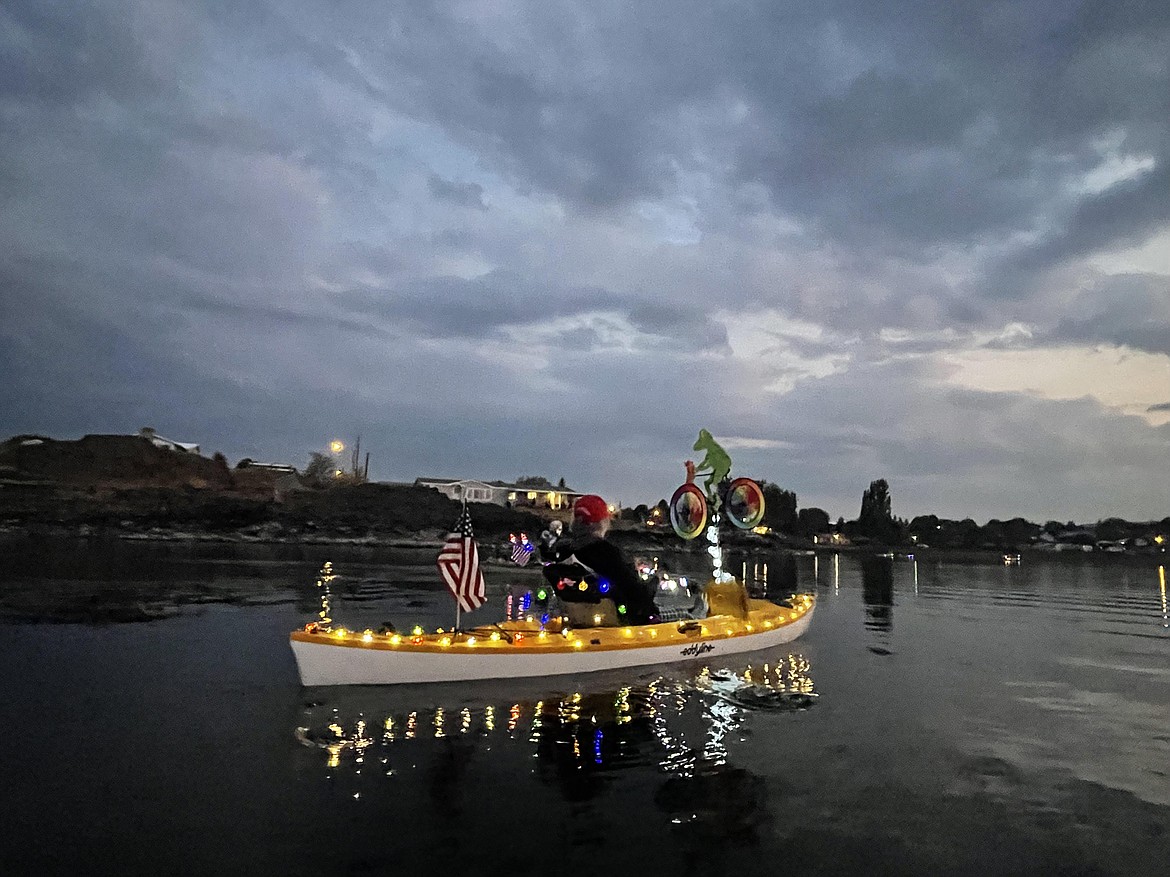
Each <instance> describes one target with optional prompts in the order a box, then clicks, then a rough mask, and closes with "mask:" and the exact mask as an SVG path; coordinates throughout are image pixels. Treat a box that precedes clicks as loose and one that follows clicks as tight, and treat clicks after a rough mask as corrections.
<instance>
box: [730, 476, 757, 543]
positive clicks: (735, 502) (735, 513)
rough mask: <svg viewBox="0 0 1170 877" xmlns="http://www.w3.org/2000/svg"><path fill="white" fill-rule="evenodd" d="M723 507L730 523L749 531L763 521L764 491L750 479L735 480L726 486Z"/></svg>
mask: <svg viewBox="0 0 1170 877" xmlns="http://www.w3.org/2000/svg"><path fill="white" fill-rule="evenodd" d="M723 507H724V509H725V510H726V512H727V517H728V518H729V519H730V520H731V523H733V524H735V526H737V527H739V528H740V529H741V530H750V529H751V528H752V527H755V526H757V525H758V524H759V523H760V521H762V520H764V491H763V490H761V489H760V485H758V484H756V482H754V481H752V479H750V478H736V479H735V480H734V481H732V482H731V484H729V485H728V486H727V499H726V500H725V502H724V504H723Z"/></svg>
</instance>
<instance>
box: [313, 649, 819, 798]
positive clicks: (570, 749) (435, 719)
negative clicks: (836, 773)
mask: <svg viewBox="0 0 1170 877" xmlns="http://www.w3.org/2000/svg"><path fill="white" fill-rule="evenodd" d="M607 675H610V676H612V675H613V674H607ZM469 687H471V688H474V686H469ZM478 687H479V688H481V689H482V688H485V686H483V685H479V686H478ZM420 689H421V690H420ZM412 690H413V691H414V692H415V694H414V700H412V699H411V691H412ZM534 690H535V689H534ZM317 691H318V692H324V696H323V697H324V699H323V700H321V701H312V702H310V704H309V705H308V706H307V707H306V708H305V715H304V722H305V723H304V724H303V725H298V726H297V727H296V729H295V730H294V736H295V738H296V739H297V741H298V742H300V743H301V744H302V745H304V746H307V747H310V748H317V749H321V750H322V752H323V755H322V764H323V766H324V767H325V769H326V770H327V771H329V772H330V776H331V777H334V776H336V775H337V772H341V773H344V772H346V771H349V772H352V774H353V776H354V777H355V778H356V777H358V776H361V774H362V773H363V771H364V770H366V769H367V766H368V765H369V764H371V762H370V759H374V760H375V761H376V762H378V763H379V764H380V765H381V773H382V774H383V775H384V776H387V777H391V778H393V777H395V776H397V775H399V773H400V772H401V771H402V770H403V764H404V757H403V756H400V754H399V751H398V750H399V749H400V748H401V747H402V746H403V745H409V744H411V743H412V742H414V741H418V740H420V739H423V738H432V739H435V740H439V739H443V738H445V737H448V736H457V735H458V736H463V737H467V738H468V740H469V741H471V742H470V746H471V747H472V748H477V749H484V750H488V749H491V747H492V746H493V745H495V744H499V743H500V742H501V740H507V741H508V742H511V743H517V742H526V743H528V744H531V746H532V748H533V752H532V755H533V756H535V757H536V758H538V759H544V760H552V761H553V762H556V763H558V764H559V765H560V766H561V767H565V766H566V764H565V763H566V762H568V763H569V765H568V766H571V767H573V768H574V769H578V770H581V769H590V770H594V769H597V770H613V769H617V768H622V767H631V766H655V767H657V768H658V769H660V770H661V771H663V772H664V773H671V774H678V775H680V776H694V775H695V774H696V773H698V772H701V771H702V770H704V769H707V768H710V767H712V766H719V765H724V764H726V763H727V761H728V752H727V745H728V743H727V741H728V738H729V737H730V736H731V735H733V734H734V732H736V731H737V730H739V729H740V728H741V727H742V725H743V722H744V720H745V718H746V717H747V715H748V714H749V713H751V712H753V711H772V712H793V711H802V710H806V709H808V708H809V707H810V706H812V705H813V704H814V703H815V702H816V699H817V693H816V692H815V690H814V685H813V680H812V676H811V665H810V663H809V661H808V660H807V659H806V658H805V657H804V656H803V655H801V654H787V655H779V656H775V657H773V658H771V659H770V660H769V659H767V658H765V659H762V660H761V661H760V662H758V663H755V664H746V665H744V666H742V667H740V668H739V669H738V670H731V669H726V668H721V667H717V668H712V667H710V666H704V667H702V668H701V669H700V670H698V671H697V672H695V673H693V674H692V675H687V676H680V675H674V676H666V675H663V676H658V677H656V678H653V679H650V680H645V681H637V682H634V683H632V684H628V685H621V686H620V687H616V688H611V687H605V686H604V685H601V686H599V685H597V684H596V683H593V684H590V685H587V686H586V687H585V688H584V689H583V690H575V691H572V692H568V693H560V692H557V691H556V689H550V693H546V694H544V695H542V696H536V695H532V696H529V697H527V698H523V699H518V700H515V701H512V702H510V703H509V702H507V701H498V702H492V701H489V700H483V699H478V700H471V701H469V700H468V699H467V689H466V688H465V689H464V690H463V691H461V692H460V695H461V696H460V698H459V699H458V700H457V701H455V702H452V703H448V704H436V703H434V702H433V701H434V698H433V693H431V692H430V691H428V690H427V688H426V687H425V686H409V687H408V688H407V689H406V692H407V693H406V694H402V693H400V692H397V691H396V690H394V689H392V688H388V687H382V688H378V687H375V688H372V689H368V690H365V691H360V692H357V693H352V692H345V693H344V694H343V693H341V692H339V691H338V690H336V689H332V690H330V689H318V690H317ZM330 695H332V696H330ZM339 695H340V696H339ZM688 728H689V729H690V730H688ZM696 729H698V730H696ZM409 754H410V753H407V754H406V756H407V757H406V758H405V761H406V762H408V761H409V757H408V756H409Z"/></svg>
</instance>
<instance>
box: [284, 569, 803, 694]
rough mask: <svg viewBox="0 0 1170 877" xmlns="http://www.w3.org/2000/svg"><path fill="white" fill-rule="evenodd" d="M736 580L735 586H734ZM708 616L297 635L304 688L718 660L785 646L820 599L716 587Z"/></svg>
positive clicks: (314, 628) (314, 630)
mask: <svg viewBox="0 0 1170 877" xmlns="http://www.w3.org/2000/svg"><path fill="white" fill-rule="evenodd" d="M729 586H731V587H729ZM707 593H708V601H709V604H710V613H711V614H709V615H708V616H707V617H706V618H704V619H702V620H687V621H670V622H664V623H661V624H644V625H637V626H625V627H576V628H570V627H567V626H565V625H564V623H563V621H562V619H559V618H558V619H553V620H552V621H551V622H550V623H548V624H544V625H541V624H540V623H539V622H538V621H535V620H526V619H522V620H516V621H503V622H500V623H499V624H496V625H489V626H484V627H479V628H475V629H474V630H467V631H442V630H440V631H437V632H435V633H424V632H423V631H421V630H420V629H418V628H415V630H414V631H413V632H412V633H376V632H374V631H371V630H366V631H351V630H346V629H344V628H331V629H326V628H322V627H321V626H319V625H317V624H309V625H306V627H305V628H303V629H300V630H295V631H293V632H292V634H291V635H290V637H289V640H290V644H291V646H292V650H293V654H294V655H295V656H296V662H297V670H298V672H299V673H300V677H301V684H302V685H306V686H313V685H393V684H400V683H415V682H456V681H464V680H473V679H512V678H525V677H534V676H560V675H564V674H572V673H593V672H597V671H601V670H616V669H622V668H627V667H644V666H652V665H656V664H672V663H677V662H682V661H688V660H693V659H696V658H702V659H708V658H718V657H722V656H724V655H733V654H738V653H742V652H752V651H757V650H760V649H768V648H772V647H774V646H778V645H782V644H784V643H787V642H791V641H792V640H794V639H796V638H797V637H799V636H800V635H801V634H803V633H804V632H805V631H806V630H807V629H808V626H809V624H810V622H811V621H812V616H813V611H814V609H815V608H816V598H815V597H813V596H812V595H809V594H801V595H793V596H792V597H791V598H790V599H788V600H785V601H783V602H782V603H774V602H771V601H769V600H756V599H751V598H749V597H747V595H746V593H745V592H744V591H743V586H742V585H740V584H739V583H738V582H731V583H723V584H720V585H709V586H708V588H707Z"/></svg>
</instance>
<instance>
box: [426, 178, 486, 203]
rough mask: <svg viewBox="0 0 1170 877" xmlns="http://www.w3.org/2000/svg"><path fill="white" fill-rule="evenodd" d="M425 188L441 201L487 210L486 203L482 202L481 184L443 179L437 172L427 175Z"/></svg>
mask: <svg viewBox="0 0 1170 877" xmlns="http://www.w3.org/2000/svg"><path fill="white" fill-rule="evenodd" d="M427 188H428V189H429V190H430V192H431V194H432V195H434V196H435V197H436V198H438V199H440V200H442V201H450V202H451V203H452V204H458V205H459V206H460V207H474V208H476V209H477V210H487V205H486V204H484V203H483V186H481V185H480V184H479V183H456V182H454V181H452V180H445V179H443V178H442V177H440V176H439V175H438V174H431V175H430V176H429V177H427Z"/></svg>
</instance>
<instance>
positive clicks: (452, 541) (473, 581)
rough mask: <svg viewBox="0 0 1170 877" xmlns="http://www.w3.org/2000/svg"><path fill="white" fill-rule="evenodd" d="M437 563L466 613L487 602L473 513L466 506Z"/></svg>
mask: <svg viewBox="0 0 1170 877" xmlns="http://www.w3.org/2000/svg"><path fill="white" fill-rule="evenodd" d="M438 566H439V575H440V576H442V577H443V581H444V582H446V583H447V587H448V588H450V589H451V594H452V595H453V596H454V597H455V602H456V603H458V604H459V608H460V609H462V610H463V611H464V612H470V611H471V610H472V609H475V608H477V607H479V606H482V605H483V604H484V603H485V602H486V601H487V586H486V585H485V584H484V581H483V573H482V572H480V569H479V549H478V548H477V547H476V545H475V538H474V536H473V535H472V532H471V515H469V514H468V513H467V506H466V505H465V506H463V513H462V514H461V515H460V516H459V520H458V521H456V522H455V527H454V529H452V530H451V533H450V534H449V535H448V536H447V541H446V542H445V543H444V544H443V550H442V551H440V552H439V559H438Z"/></svg>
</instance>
